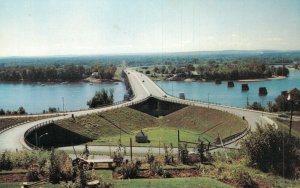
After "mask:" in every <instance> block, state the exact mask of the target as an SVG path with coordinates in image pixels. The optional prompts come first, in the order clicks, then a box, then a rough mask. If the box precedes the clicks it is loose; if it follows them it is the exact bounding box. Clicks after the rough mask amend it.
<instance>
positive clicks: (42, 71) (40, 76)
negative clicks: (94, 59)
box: [0, 64, 117, 82]
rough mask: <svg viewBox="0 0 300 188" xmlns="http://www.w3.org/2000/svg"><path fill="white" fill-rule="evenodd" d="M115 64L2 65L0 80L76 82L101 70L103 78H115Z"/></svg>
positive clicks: (100, 73)
mask: <svg viewBox="0 0 300 188" xmlns="http://www.w3.org/2000/svg"><path fill="white" fill-rule="evenodd" d="M116 69H117V68H116V66H115V65H98V64H97V65H92V66H83V65H74V64H66V65H46V66H42V65H30V66H9V67H0V81H25V82H64V81H68V82H76V81H80V80H83V79H85V78H87V77H89V76H90V75H91V74H92V73H93V72H99V75H100V77H99V78H101V79H113V77H114V75H115V71H116Z"/></svg>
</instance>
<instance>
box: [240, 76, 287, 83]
mask: <svg viewBox="0 0 300 188" xmlns="http://www.w3.org/2000/svg"><path fill="white" fill-rule="evenodd" d="M286 78H287V76H276V77H272V78H257V79H245V80H237V81H236V82H263V81H270V80H283V79H286Z"/></svg>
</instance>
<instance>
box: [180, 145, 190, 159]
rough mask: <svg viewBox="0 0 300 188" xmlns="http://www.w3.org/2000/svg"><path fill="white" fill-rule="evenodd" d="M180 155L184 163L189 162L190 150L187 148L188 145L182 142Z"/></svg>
mask: <svg viewBox="0 0 300 188" xmlns="http://www.w3.org/2000/svg"><path fill="white" fill-rule="evenodd" d="M179 157H180V161H181V162H182V163H183V164H188V160H189V151H188V149H187V145H186V144H184V145H182V144H180V145H179Z"/></svg>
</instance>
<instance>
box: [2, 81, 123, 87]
mask: <svg viewBox="0 0 300 188" xmlns="http://www.w3.org/2000/svg"><path fill="white" fill-rule="evenodd" d="M116 82H122V81H121V80H117V79H113V80H96V81H89V80H79V81H74V82H69V81H60V82H31V81H0V84H28V85H40V86H46V85H69V84H81V83H92V84H100V83H111V84H113V83H116Z"/></svg>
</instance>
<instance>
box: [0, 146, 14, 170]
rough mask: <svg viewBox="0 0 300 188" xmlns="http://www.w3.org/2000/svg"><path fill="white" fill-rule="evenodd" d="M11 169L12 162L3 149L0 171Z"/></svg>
mask: <svg viewBox="0 0 300 188" xmlns="http://www.w3.org/2000/svg"><path fill="white" fill-rule="evenodd" d="M12 169H13V164H12V162H11V160H10V157H9V155H8V154H7V151H4V152H3V153H2V156H1V158H0V171H1V170H12Z"/></svg>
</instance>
